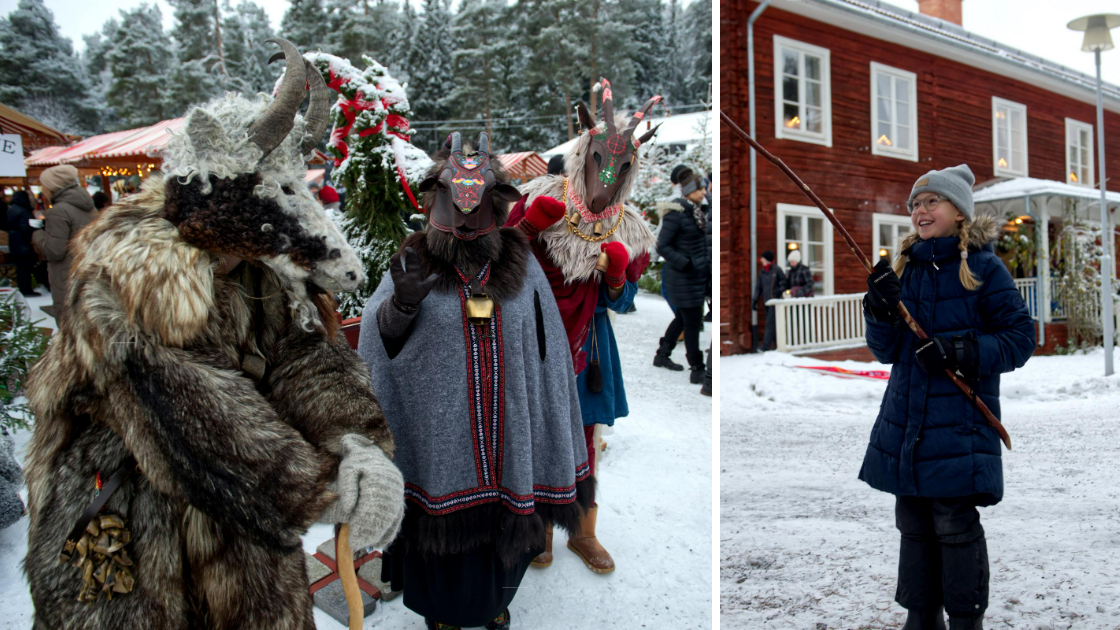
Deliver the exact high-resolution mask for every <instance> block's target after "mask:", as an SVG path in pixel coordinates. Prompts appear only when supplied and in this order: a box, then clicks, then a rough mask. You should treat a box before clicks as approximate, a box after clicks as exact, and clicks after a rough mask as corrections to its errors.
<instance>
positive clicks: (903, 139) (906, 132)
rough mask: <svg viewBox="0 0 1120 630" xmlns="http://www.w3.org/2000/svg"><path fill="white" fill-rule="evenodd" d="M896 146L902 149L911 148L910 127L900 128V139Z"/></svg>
mask: <svg viewBox="0 0 1120 630" xmlns="http://www.w3.org/2000/svg"><path fill="white" fill-rule="evenodd" d="M896 146H897V147H898V148H900V149H909V148H910V127H907V126H906V125H899V126H898V139H897V141H896Z"/></svg>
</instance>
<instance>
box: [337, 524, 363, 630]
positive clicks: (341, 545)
mask: <svg viewBox="0 0 1120 630" xmlns="http://www.w3.org/2000/svg"><path fill="white" fill-rule="evenodd" d="M334 545H335V546H334V560H335V562H336V563H338V579H339V581H340V582H342V592H343V593H345V594H346V607H347V608H349V609H350V628H349V630H362V622H363V621H364V620H365V607H364V606H362V591H361V590H360V589H359V588H358V574H357V572H355V570H354V550H353V549H351V548H350V524H349V523H338V524H337V525H335V532H334Z"/></svg>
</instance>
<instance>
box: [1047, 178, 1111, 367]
mask: <svg viewBox="0 0 1120 630" xmlns="http://www.w3.org/2000/svg"><path fill="white" fill-rule="evenodd" d="M1056 250H1057V251H1056V257H1057V263H1058V266H1059V269H1060V273H1061V276H1060V278H1059V280H1058V291H1057V293H1058V300H1059V301H1060V302H1061V306H1062V311H1063V313H1064V314H1065V316H1066V326H1067V327H1068V329H1069V344H1070V347H1071V348H1072V347H1085V346H1096V345H1100V344H1101V341H1102V339H1103V336H1102V335H1103V332H1102V329H1101V308H1100V307H1101V269H1100V264H1101V229H1100V226H1097V225H1090V224H1087V223H1085V222H1084V221H1083V220H1081V219H1080V218H1079V217H1078V215H1077V206H1076V203H1075V202H1074V201H1073V200H1066V203H1065V205H1064V206H1063V211H1062V231H1061V233H1060V234H1059V235H1058V243H1057V247H1056Z"/></svg>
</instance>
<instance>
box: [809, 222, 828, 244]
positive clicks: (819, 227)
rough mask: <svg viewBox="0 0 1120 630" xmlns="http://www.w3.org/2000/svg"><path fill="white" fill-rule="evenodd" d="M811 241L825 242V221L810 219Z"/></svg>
mask: <svg viewBox="0 0 1120 630" xmlns="http://www.w3.org/2000/svg"><path fill="white" fill-rule="evenodd" d="M809 240H810V241H811V242H814V243H823V242H824V219H809Z"/></svg>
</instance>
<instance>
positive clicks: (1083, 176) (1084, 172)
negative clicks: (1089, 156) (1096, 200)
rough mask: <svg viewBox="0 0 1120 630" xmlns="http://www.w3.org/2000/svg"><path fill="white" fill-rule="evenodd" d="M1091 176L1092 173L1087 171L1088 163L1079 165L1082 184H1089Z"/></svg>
mask: <svg viewBox="0 0 1120 630" xmlns="http://www.w3.org/2000/svg"><path fill="white" fill-rule="evenodd" d="M1092 177H1093V174H1092V173H1090V172H1089V166H1088V165H1085V166H1082V167H1081V183H1082V184H1089V182H1091V181H1093V179H1092Z"/></svg>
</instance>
